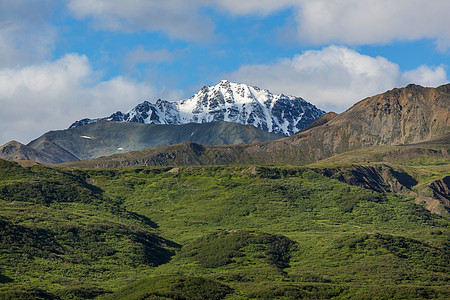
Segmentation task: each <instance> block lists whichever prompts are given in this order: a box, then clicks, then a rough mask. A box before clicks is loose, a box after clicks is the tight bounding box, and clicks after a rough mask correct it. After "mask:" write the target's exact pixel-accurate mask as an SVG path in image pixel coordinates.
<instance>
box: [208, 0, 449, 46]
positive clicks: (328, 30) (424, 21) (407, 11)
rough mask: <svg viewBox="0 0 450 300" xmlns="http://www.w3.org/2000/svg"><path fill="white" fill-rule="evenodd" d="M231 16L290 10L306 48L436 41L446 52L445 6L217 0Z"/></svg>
mask: <svg viewBox="0 0 450 300" xmlns="http://www.w3.org/2000/svg"><path fill="white" fill-rule="evenodd" d="M215 2H216V4H217V5H219V6H221V7H222V8H224V9H226V10H228V11H229V12H230V13H232V14H234V15H245V14H253V15H267V14H270V13H273V12H276V11H278V10H280V9H283V8H291V9H292V10H293V12H294V14H295V16H296V22H297V39H298V41H300V42H301V43H304V44H315V45H326V44H330V43H339V44H350V45H362V44H385V43H390V42H393V41H396V40H402V41H410V40H418V39H423V38H429V39H434V40H436V42H437V46H438V48H439V49H440V50H446V49H448V48H449V47H450V30H449V28H450V18H448V12H449V11H450V1H448V0H432V1H430V0H395V1H392V0H280V1H270V0H262V1H257V0H249V1H240V0H216V1H215Z"/></svg>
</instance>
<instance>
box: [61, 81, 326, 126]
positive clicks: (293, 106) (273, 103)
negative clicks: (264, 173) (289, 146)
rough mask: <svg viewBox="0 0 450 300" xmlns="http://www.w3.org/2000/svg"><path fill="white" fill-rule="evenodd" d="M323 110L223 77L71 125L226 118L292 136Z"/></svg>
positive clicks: (194, 120)
mask: <svg viewBox="0 0 450 300" xmlns="http://www.w3.org/2000/svg"><path fill="white" fill-rule="evenodd" d="M324 113H325V112H324V111H323V110H321V109H318V108H317V107H315V106H314V105H312V104H311V103H309V102H306V101H305V100H303V99H302V98H299V97H294V96H286V95H283V94H279V95H276V94H272V93H271V92H270V91H268V90H265V89H264V90H263V89H260V88H258V87H253V86H248V85H246V84H237V83H232V82H229V81H227V80H222V81H221V82H220V83H219V84H217V85H214V86H210V87H208V86H204V87H203V88H202V89H201V90H200V91H199V92H197V93H196V94H195V95H193V96H192V97H190V98H188V99H185V100H181V101H178V102H169V101H164V100H157V101H156V103H155V104H153V103H150V102H148V101H144V102H143V103H141V104H139V105H137V106H136V107H134V108H133V109H131V110H130V111H128V112H126V113H122V112H120V111H118V112H116V113H113V114H112V115H111V116H109V117H104V118H98V119H82V120H79V121H76V122H74V123H73V124H72V125H71V126H70V127H69V128H75V127H79V126H83V125H86V124H91V123H95V122H98V121H102V120H106V121H114V122H137V123H144V124H170V125H180V124H187V123H210V122H217V121H226V122H232V123H237V124H243V125H252V126H254V127H257V128H259V129H262V130H265V131H268V132H273V133H276V134H284V135H292V134H295V133H297V132H298V131H300V130H301V129H303V128H305V127H306V126H308V125H309V124H310V123H312V122H313V121H314V120H315V119H317V118H318V117H320V116H321V115H323V114H324Z"/></svg>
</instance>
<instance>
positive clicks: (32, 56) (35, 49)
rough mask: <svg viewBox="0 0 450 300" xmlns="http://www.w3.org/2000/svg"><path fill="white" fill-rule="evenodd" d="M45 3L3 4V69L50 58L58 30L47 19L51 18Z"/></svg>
mask: <svg viewBox="0 0 450 300" xmlns="http://www.w3.org/2000/svg"><path fill="white" fill-rule="evenodd" d="M51 11H52V9H51V5H50V2H49V1H46V0H40V1H37V0H30V1H26V0H2V1H0V67H14V66H19V65H25V64H28V63H32V62H37V61H39V60H42V59H43V58H46V57H48V56H49V55H50V53H51V51H52V50H53V46H54V41H55V39H56V30H55V29H54V28H53V27H52V26H51V25H49V24H47V22H46V19H47V18H48V16H49V15H50V14H51Z"/></svg>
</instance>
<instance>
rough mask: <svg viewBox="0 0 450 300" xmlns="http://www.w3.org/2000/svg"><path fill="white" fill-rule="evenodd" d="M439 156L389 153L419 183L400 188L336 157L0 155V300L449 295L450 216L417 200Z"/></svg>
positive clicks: (441, 173)
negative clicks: (178, 163) (64, 162)
mask: <svg viewBox="0 0 450 300" xmlns="http://www.w3.org/2000/svg"><path fill="white" fill-rule="evenodd" d="M436 161H437V162H438V163H439V164H440V166H441V168H435V167H436V164H431V163H430V162H429V161H428V162H426V163H423V162H422V163H416V165H415V166H411V165H410V166H405V165H400V164H392V163H384V166H385V167H390V168H392V169H393V170H395V172H397V173H401V172H404V174H407V175H408V176H410V177H411V178H412V179H413V180H414V181H412V182H413V183H412V184H411V185H410V186H406V187H405V189H406V190H404V191H403V192H401V191H399V192H398V193H395V192H394V191H392V190H389V191H387V190H386V191H384V192H377V191H374V190H371V189H370V187H369V188H367V187H366V188H363V187H361V186H355V185H351V184H348V183H352V182H347V183H345V182H341V181H342V180H341V181H340V179H341V178H340V177H339V176H338V175H339V174H340V173H339V174H338V173H335V174H334V175H333V176H331V177H327V176H326V174H324V175H322V174H323V173H324V170H325V169H326V166H327V165H328V167H329V163H326V162H325V163H323V166H320V164H315V165H313V166H311V167H310V166H302V167H294V166H281V165H277V166H257V165H254V166H238V165H236V166H233V165H230V166H182V167H139V168H122V169H120V168H117V169H73V168H66V167H47V166H42V165H31V166H25V167H22V166H20V165H19V164H17V163H14V162H7V161H3V160H1V161H0V163H1V166H0V179H1V181H0V205H1V215H0V222H1V227H0V228H1V235H0V236H1V243H0V249H1V250H0V251H1V252H0V253H1V261H2V270H1V273H0V274H1V277H0V279H1V282H2V283H1V285H0V298H2V299H17V298H23V299H92V298H95V297H100V298H101V299H167V298H169V299H203V298H208V299H223V298H225V299H252V298H255V299H273V298H279V299H298V298H309V299H311V298H312V299H321V298H335V299H349V298H352V299H355V298H356V299H366V298H378V299H392V298H397V299H411V298H442V299H445V298H448V297H450V288H449V286H448V281H449V279H450V273H449V271H450V270H449V266H450V256H449V250H450V248H449V247H450V243H449V237H450V230H449V227H448V226H449V217H448V213H447V211H446V209H445V208H444V207H443V206H442V205H441V206H442V207H441V208H442V210H441V212H442V213H441V215H438V214H435V213H431V212H430V211H429V210H427V209H426V203H425V202H422V203H419V202H418V204H416V203H415V200H416V198H417V193H426V192H430V191H426V190H425V187H426V186H427V184H428V183H429V182H432V181H435V180H437V179H440V178H443V177H445V176H448V175H450V174H448V173H449V171H448V170H449V168H448V164H449V162H448V159H446V161H443V159H442V158H440V157H438V158H436ZM338 165H339V164H334V167H335V168H336V167H337V166H338ZM344 165H348V163H344ZM359 166H360V167H364V165H361V164H360V165H359ZM372 166H376V163H372ZM342 172H344V173H345V172H346V171H345V170H344V171H342ZM395 172H394V173H392V174H394V175H395V174H397V173H395ZM336 174H337V175H336ZM401 174H403V173H401ZM396 178H397V177H395V176H394V177H392V178H391V181H396V180H397V181H398V184H400V185H401V184H402V183H404V181H402V179H401V178H403V177H399V178H400V179H398V178H397V179H396ZM408 178H409V177H408ZM391 186H395V185H394V184H393V185H391ZM405 191H407V192H405ZM427 196H430V195H427Z"/></svg>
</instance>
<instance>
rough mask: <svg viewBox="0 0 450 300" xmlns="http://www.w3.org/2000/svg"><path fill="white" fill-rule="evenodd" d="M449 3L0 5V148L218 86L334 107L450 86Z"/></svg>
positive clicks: (227, 0) (137, 0) (45, 0)
mask: <svg viewBox="0 0 450 300" xmlns="http://www.w3.org/2000/svg"><path fill="white" fill-rule="evenodd" d="M449 11H450V1H448V0H396V1H390V0H277V1H275V0H239V1H238V0H189V1H186V0H164V1H161V0H133V1H122V0H108V1H107V0H66V1H61V0H59V1H58V0H0V107H1V110H0V128H2V130H1V131H0V144H3V143H5V142H7V141H9V140H13V139H14V140H18V141H20V142H22V143H28V142H29V141H31V140H32V139H34V138H36V137H38V136H39V135H41V134H43V133H45V132H46V131H49V130H57V129H64V128H67V127H68V126H69V125H70V124H71V123H72V122H73V121H75V120H78V119H80V118H84V117H101V116H106V115H109V114H110V113H112V112H114V111H117V110H122V111H126V110H128V109H130V108H132V107H134V106H135V105H136V104H137V103H140V102H142V101H144V100H149V101H156V99H158V98H163V99H167V100H173V101H175V100H180V99H183V98H187V97H190V96H191V95H193V94H194V93H195V92H197V91H198V90H199V89H200V88H201V87H202V86H204V85H214V84H216V83H218V82H219V81H220V80H221V79H228V80H230V81H235V82H241V83H246V84H249V85H257V86H259V87H261V88H267V89H269V90H270V91H272V92H274V93H285V94H291V95H295V96H300V97H303V98H304V99H305V100H307V101H309V102H311V103H313V104H315V105H317V106H318V107H320V108H322V109H324V110H327V111H336V112H342V111H344V110H345V109H347V108H349V107H350V106H351V105H353V104H354V103H356V102H357V101H359V100H361V99H363V98H365V97H368V96H372V95H375V94H377V93H382V92H384V91H386V90H389V89H392V88H395V87H402V86H405V85H407V84H409V83H415V84H420V85H423V86H438V85H441V84H445V83H448V82H449V75H448V72H449V70H448V68H449V65H450V18H448V16H447V14H448V12H449Z"/></svg>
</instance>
